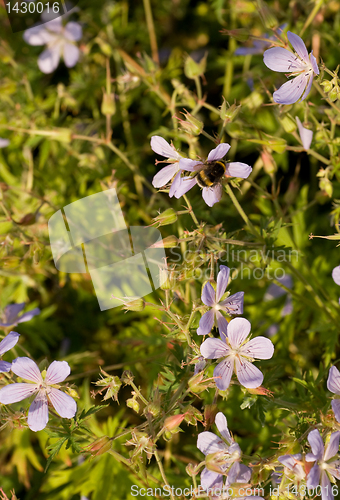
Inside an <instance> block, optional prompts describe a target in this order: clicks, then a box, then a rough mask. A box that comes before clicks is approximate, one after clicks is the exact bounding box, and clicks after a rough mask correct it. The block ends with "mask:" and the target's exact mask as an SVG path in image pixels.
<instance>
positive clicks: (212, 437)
mask: <svg viewBox="0 0 340 500" xmlns="http://www.w3.org/2000/svg"><path fill="white" fill-rule="evenodd" d="M197 448H198V449H199V450H200V451H201V452H202V453H204V455H210V454H211V453H217V452H219V451H225V450H226V449H227V448H228V447H227V445H226V444H225V442H224V441H223V439H221V438H220V437H218V436H216V434H214V433H213V432H209V431H204V432H201V433H200V434H199V435H198V436H197Z"/></svg>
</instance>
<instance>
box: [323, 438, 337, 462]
mask: <svg viewBox="0 0 340 500" xmlns="http://www.w3.org/2000/svg"><path fill="white" fill-rule="evenodd" d="M339 439H340V432H339V431H337V432H332V434H331V437H330V439H329V443H328V445H327V446H326V449H325V454H324V457H323V459H324V461H325V462H327V460H330V459H331V458H333V457H334V456H335V455H336V454H337V453H338V451H339Z"/></svg>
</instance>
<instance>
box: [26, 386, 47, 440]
mask: <svg viewBox="0 0 340 500" xmlns="http://www.w3.org/2000/svg"><path fill="white" fill-rule="evenodd" d="M47 422H48V403H47V397H46V393H45V390H41V391H39V393H38V395H37V397H36V398H35V400H34V401H33V403H32V404H31V406H30V409H29V412H28V418H27V424H28V427H29V428H30V429H31V431H34V432H38V431H41V430H42V429H44V428H45V427H46V425H47Z"/></svg>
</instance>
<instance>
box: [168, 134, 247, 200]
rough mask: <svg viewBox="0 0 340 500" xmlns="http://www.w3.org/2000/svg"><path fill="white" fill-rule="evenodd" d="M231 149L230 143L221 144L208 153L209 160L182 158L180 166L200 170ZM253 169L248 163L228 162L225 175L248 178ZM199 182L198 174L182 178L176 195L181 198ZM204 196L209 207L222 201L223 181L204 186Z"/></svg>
mask: <svg viewBox="0 0 340 500" xmlns="http://www.w3.org/2000/svg"><path fill="white" fill-rule="evenodd" d="M229 149H230V146H229V144H227V143H223V144H219V145H218V146H217V147H216V148H215V149H212V150H211V151H210V153H209V154H208V158H207V161H206V162H205V163H203V162H202V161H199V160H190V159H189V158H181V159H180V161H179V168H180V169H181V170H184V171H187V172H196V173H197V172H198V171H200V170H202V169H204V168H205V167H206V166H207V165H208V164H209V163H211V162H215V161H219V160H222V158H224V157H225V155H226V154H227V153H228V151H229ZM251 171H252V168H251V167H250V166H249V165H247V164H246V163H240V162H231V163H227V164H226V170H225V176H227V177H240V178H242V179H246V178H247V177H248V176H249V175H250V173H251ZM195 184H197V176H193V177H183V178H180V182H179V186H178V187H176V190H175V193H174V194H175V197H176V198H180V197H181V196H183V195H184V194H185V193H186V192H187V191H189V189H191V188H192V187H193V186H194V185H195ZM202 196H203V199H204V201H205V202H206V204H207V205H208V206H209V207H212V206H213V205H214V204H215V203H217V202H218V201H220V199H221V197H222V185H221V182H216V183H214V184H213V185H212V186H211V187H203V191H202Z"/></svg>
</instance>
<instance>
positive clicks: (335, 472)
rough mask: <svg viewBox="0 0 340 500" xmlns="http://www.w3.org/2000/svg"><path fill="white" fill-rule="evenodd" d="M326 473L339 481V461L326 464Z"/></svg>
mask: <svg viewBox="0 0 340 500" xmlns="http://www.w3.org/2000/svg"><path fill="white" fill-rule="evenodd" d="M327 471H328V472H329V474H331V476H333V477H335V478H336V479H340V460H335V461H334V462H331V463H329V464H327Z"/></svg>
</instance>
